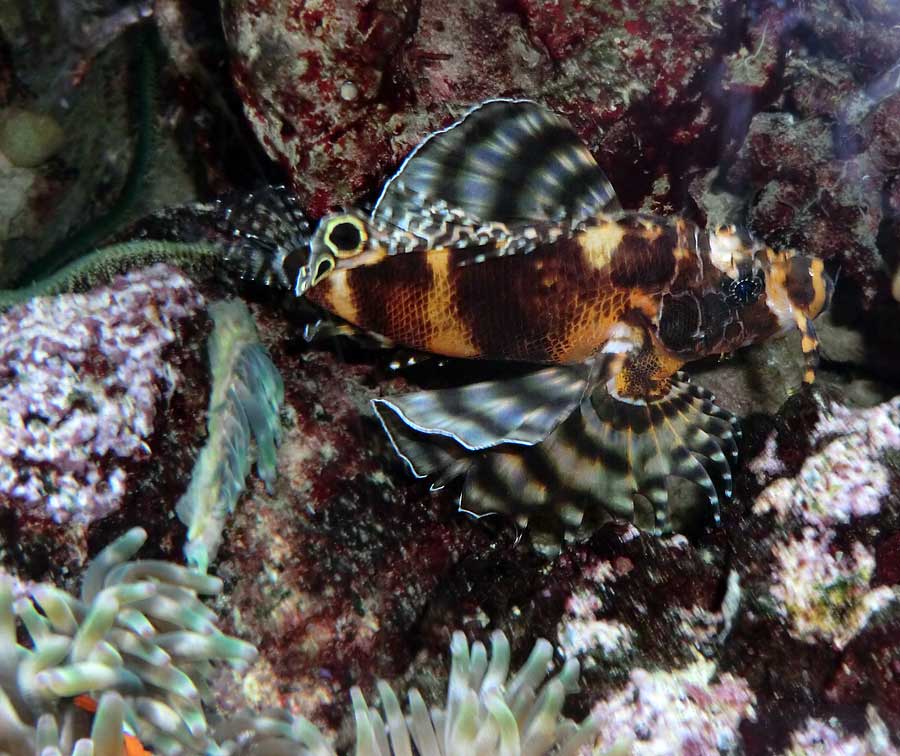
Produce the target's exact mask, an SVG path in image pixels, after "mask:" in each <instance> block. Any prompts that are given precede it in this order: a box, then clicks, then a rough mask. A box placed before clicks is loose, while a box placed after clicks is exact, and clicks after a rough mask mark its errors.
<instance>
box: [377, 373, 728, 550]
mask: <svg viewBox="0 0 900 756" xmlns="http://www.w3.org/2000/svg"><path fill="white" fill-rule="evenodd" d="M553 370H559V369H557V368H553V369H550V370H549V371H539V372H538V373H534V374H532V376H529V377H533V376H541V375H542V374H546V373H549V372H551V371H553ZM517 380H519V381H521V380H522V379H517ZM506 383H509V382H492V383H491V384H481V385H480V388H479V392H480V393H481V394H482V395H486V394H490V395H495V394H496V395H500V394H502V395H503V397H504V398H503V400H502V402H501V404H502V405H503V406H504V407H505V408H506V411H507V413H508V416H512V415H515V414H516V413H515V412H511V411H510V406H515V405H517V404H522V403H523V402H525V401H526V400H525V399H524V398H523V397H524V394H523V392H522V387H521V386H516V387H512V388H510V387H508V386H504V384H506ZM544 385H545V386H547V384H546V383H544ZM592 385H596V386H597V387H596V388H594V389H593V390H592V391H591V392H590V393H583V394H582V395H581V397H580V398H579V399H578V400H577V401H574V402H573V401H571V399H572V398H573V396H572V394H569V399H570V401H569V402H568V403H565V402H563V403H559V404H557V405H556V414H555V415H553V417H554V418H555V421H556V422H555V423H549V422H545V423H544V424H543V425H542V426H541V430H542V431H545V432H546V433H545V435H543V437H540V436H541V433H540V432H532V433H531V434H530V435H528V436H527V438H519V439H518V440H515V441H513V440H511V439H510V438H504V437H502V436H498V435H495V434H494V435H492V436H490V437H489V436H485V437H484V438H483V439H482V441H483V443H480V444H471V443H467V441H471V439H470V438H467V437H465V436H460V435H459V434H456V433H452V432H451V433H448V432H447V429H448V428H457V429H458V428H460V427H464V426H465V425H466V423H468V422H471V419H470V418H468V417H466V416H465V414H464V413H465V412H466V411H467V410H468V409H472V408H473V406H474V409H475V410H476V411H478V412H481V413H486V412H487V411H489V410H488V408H489V406H490V403H488V402H478V403H475V404H474V405H473V404H472V403H470V402H468V401H465V400H461V399H460V397H461V396H462V394H463V392H466V391H469V390H470V389H472V388H473V387H466V388H464V389H453V390H450V391H444V392H421V393H419V394H412V395H409V396H407V397H401V398H400V399H397V400H393V401H387V400H377V402H376V406H375V410H376V414H377V415H378V417H379V419H380V420H381V422H382V425H383V426H384V428H385V430H386V431H387V433H388V435H389V437H390V439H391V442H392V443H393V445H394V447H395V448H396V449H397V451H398V453H399V454H400V455H401V456H402V457H403V458H404V459H405V460H406V461H407V462H408V463H409V465H410V467H411V468H412V470H413V472H414V473H415V474H416V475H418V476H419V477H426V476H427V477H432V478H433V479H434V480H435V483H434V485H433V487H437V486H439V485H443V484H444V483H446V482H449V481H450V480H452V479H454V478H457V477H462V478H463V484H462V493H461V495H460V508H461V509H463V510H466V511H469V512H473V513H476V514H484V513H487V512H505V513H507V514H509V515H511V516H513V517H515V518H516V519H517V520H518V522H519V523H520V524H523V525H524V524H526V523H528V524H529V527H530V530H531V533H532V539H533V540H534V542H535V543H536V545H537V544H542V545H541V548H542V550H545V551H554V550H557V549H558V546H559V542H560V540H561V539H562V538H566V539H570V540H571V539H581V538H585V537H587V536H589V535H590V534H591V533H593V532H594V531H595V530H596V529H597V528H599V527H600V526H601V525H603V524H604V523H605V522H607V521H609V520H612V519H618V520H626V521H629V522H632V523H634V525H636V526H637V527H639V528H641V529H642V530H646V531H649V532H651V533H657V534H663V533H669V532H672V531H673V530H678V529H679V528H680V527H682V526H683V525H684V522H683V521H684V519H685V516H686V514H687V513H686V512H683V511H681V507H680V505H679V503H678V498H679V497H677V496H675V495H673V490H672V486H673V482H674V481H676V480H677V479H682V480H686V481H689V482H691V483H694V484H696V485H697V486H699V488H700V489H701V491H702V492H703V496H704V498H705V499H706V501H707V502H708V504H709V506H710V507H712V509H713V511H714V516H715V517H716V518H718V508H719V505H720V501H721V499H727V498H729V497H730V496H731V491H732V482H731V465H732V464H733V463H734V461H735V460H736V459H737V444H736V438H737V436H738V434H739V430H738V427H737V421H736V418H735V417H734V416H733V415H731V414H729V413H727V412H724V411H723V410H721V409H719V408H718V407H717V406H716V405H715V404H714V403H713V397H712V395H711V394H710V393H709V392H707V391H705V390H704V389H702V388H699V387H697V386H694V385H693V384H691V383H690V382H689V381H688V378H687V376H685V375H684V374H681V373H679V374H677V375H676V377H675V379H674V380H673V381H672V388H671V390H670V392H669V393H668V395H666V396H665V397H664V398H662V399H660V400H658V401H654V402H651V403H643V402H630V401H624V400H621V399H617V398H614V397H613V396H611V395H610V394H609V392H608V391H607V390H606V388H605V386H604V385H603V384H602V383H601V384H599V385H597V384H593V382H592ZM501 386H503V388H501ZM545 390H546V391H548V392H549V391H550V388H549V387H547V388H546V389H545ZM428 394H440V397H439V398H435V397H433V396H432V397H429V396H428ZM420 410H421V411H420ZM459 413H463V414H462V415H461V414H459ZM563 413H565V414H563ZM551 414H552V413H551ZM551 414H547V415H546V416H545V420H546V419H547V418H549V417H550V416H551ZM536 429H537V426H535V430H536Z"/></svg>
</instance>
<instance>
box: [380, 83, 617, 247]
mask: <svg viewBox="0 0 900 756" xmlns="http://www.w3.org/2000/svg"><path fill="white" fill-rule="evenodd" d="M416 197H418V198H419V199H412V198H416ZM426 198H431V200H432V201H435V200H440V201H443V202H445V203H446V204H447V205H448V206H450V207H454V208H459V210H460V211H462V212H463V213H464V214H465V215H466V216H470V217H472V218H475V219H477V220H479V221H482V222H491V221H493V222H499V223H523V222H535V221H557V222H558V221H563V220H566V221H568V222H571V223H576V224H577V223H578V222H581V221H583V220H586V219H587V218H589V217H592V216H594V215H596V214H597V213H599V212H608V213H613V212H618V211H619V210H620V209H621V207H620V205H619V202H618V199H617V198H616V194H615V191H614V190H613V188H612V186H611V185H610V183H609V180H608V179H607V178H606V176H605V175H604V173H603V171H602V170H601V169H600V167H599V166H598V165H597V163H596V161H595V160H594V158H593V156H592V155H591V153H590V151H589V150H588V149H587V147H586V146H585V145H584V143H583V142H582V141H581V139H580V138H579V137H578V135H577V134H576V133H575V131H574V130H573V129H572V127H571V126H570V125H569V123H568V122H567V121H565V119H563V118H562V117H560V116H558V115H556V114H555V113H553V112H551V111H549V110H547V109H546V108H544V107H542V106H541V105H538V104H537V103H536V102H533V101H531V100H512V99H497V100H488V101H486V102H483V103H481V104H480V105H477V106H476V107H475V108H473V109H471V110H470V111H468V112H467V113H466V114H465V115H464V116H463V117H462V118H461V119H459V120H458V121H456V122H455V123H454V124H452V125H450V126H448V127H447V128H445V129H442V130H440V131H437V132H435V133H434V134H432V135H430V136H429V137H427V138H426V139H425V140H424V141H423V142H422V143H420V144H419V145H418V146H417V147H416V148H415V149H414V150H413V152H412V153H410V155H409V156H408V157H407V158H406V160H404V162H403V163H402V164H401V166H400V169H399V170H398V171H397V173H396V174H395V175H394V176H393V177H392V178H391V179H390V180H389V181H388V182H387V183H386V184H385V186H384V188H383V190H382V193H381V196H380V197H379V198H378V201H377V202H376V204H375V207H374V209H373V211H372V218H373V220H374V221H376V222H378V221H383V222H387V223H390V224H393V225H395V226H397V227H399V228H401V229H404V230H408V229H409V227H410V224H412V223H414V221H415V218H416V217H417V215H418V214H419V210H420V206H421V205H423V204H428V200H427V199H426Z"/></svg>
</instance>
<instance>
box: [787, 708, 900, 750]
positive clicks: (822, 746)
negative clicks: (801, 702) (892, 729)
mask: <svg viewBox="0 0 900 756" xmlns="http://www.w3.org/2000/svg"><path fill="white" fill-rule="evenodd" d="M866 718H867V719H868V721H869V728H868V730H867V732H866V733H864V734H863V735H848V734H846V733H845V732H843V731H842V729H843V728H841V727H840V725H839V724H838V723H837V722H831V723H828V722H823V721H822V720H821V719H809V720H807V722H806V725H805V726H804V727H803V729H802V730H800V731H798V732H795V733H794V734H793V735H791V744H790V747H789V748H788V749H787V750H786V751H784V752H783V754H782V756H835V755H837V756H873V755H876V756H898V755H900V750H898V749H897V748H896V747H895V746H894V745H893V744H892V743H891V739H890V735H889V734H888V730H887V727H885V724H884V722H883V721H882V720H881V718H880V717H879V716H878V712H876V711H875V709H874V707H869V709H868V711H867V712H866Z"/></svg>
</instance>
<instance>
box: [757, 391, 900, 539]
mask: <svg viewBox="0 0 900 756" xmlns="http://www.w3.org/2000/svg"><path fill="white" fill-rule="evenodd" d="M811 440H812V441H813V442H814V443H815V442H817V441H819V442H824V446H823V448H822V449H821V451H819V452H818V453H816V454H813V455H810V456H809V457H808V458H807V459H806V461H805V462H804V463H803V467H802V468H801V470H800V472H799V474H798V475H797V476H796V477H794V478H781V479H779V480H776V481H775V482H774V483H772V484H771V485H770V486H768V487H767V488H766V489H765V490H764V491H763V492H762V494H761V495H760V496H759V498H758V499H757V500H756V503H755V504H754V507H753V512H754V514H757V515H761V514H764V513H766V512H769V511H773V512H775V513H776V516H777V517H778V519H779V520H781V521H785V520H786V519H787V518H789V517H791V516H797V517H799V518H800V519H801V520H803V521H804V522H806V523H807V524H809V525H812V526H814V527H816V528H824V527H827V526H830V525H833V524H837V523H847V522H849V521H850V519H851V518H853V517H861V516H864V515H872V514H877V513H878V512H879V511H880V510H881V500H882V498H883V497H884V496H886V495H887V494H888V492H889V472H888V470H887V468H886V467H885V466H884V464H882V462H881V461H880V460H881V459H882V458H883V456H884V454H885V452H886V451H888V450H891V449H900V397H895V398H894V399H891V400H890V401H888V402H885V403H883V404H880V405H878V406H877V407H873V408H871V409H865V410H853V409H850V408H847V407H844V406H841V405H831V406H829V407H827V408H825V409H824V411H823V412H822V415H821V417H820V420H819V422H818V424H817V425H816V427H815V429H814V431H813V433H812V438H811ZM773 443H774V437H773V439H771V440H770V441H767V444H766V451H765V452H764V453H763V455H762V457H761V458H760V459H758V460H757V461H756V462H754V463H751V470H752V471H754V472H756V473H757V475H758V476H763V475H764V474H765V471H766V470H772V471H777V469H778V468H777V465H776V464H775V460H776V458H775V457H774V456H773V451H774V449H773Z"/></svg>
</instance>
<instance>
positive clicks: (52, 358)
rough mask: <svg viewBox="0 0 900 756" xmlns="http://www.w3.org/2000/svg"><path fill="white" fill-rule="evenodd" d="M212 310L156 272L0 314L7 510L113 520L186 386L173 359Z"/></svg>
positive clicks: (186, 284) (1, 464) (180, 279)
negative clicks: (165, 410) (169, 351)
mask: <svg viewBox="0 0 900 756" xmlns="http://www.w3.org/2000/svg"><path fill="white" fill-rule="evenodd" d="M202 306H203V297H202V296H200V294H199V293H198V292H197V290H196V288H195V286H194V284H193V282H192V281H191V280H190V279H189V278H187V277H186V276H185V275H184V274H182V273H181V272H179V271H176V270H174V269H172V268H169V267H166V266H164V265H157V266H154V267H152V268H148V269H146V270H138V271H134V272H132V273H128V274H127V275H124V276H120V277H118V278H116V279H114V280H113V281H112V282H111V283H110V284H109V285H108V286H104V287H101V288H98V289H94V290H93V291H91V292H88V293H86V294H66V295H63V296H58V297H40V298H37V299H32V300H30V301H29V302H27V303H25V304H21V305H17V306H16V307H14V308H12V309H10V310H9V311H8V312H6V313H4V314H2V315H0V503H6V504H7V505H8V506H11V507H13V508H19V507H22V506H24V507H25V508H27V509H28V511H29V512H31V513H33V514H35V515H36V516H38V517H50V518H52V519H53V520H55V521H57V522H69V521H72V522H77V523H89V522H92V521H94V520H96V519H99V518H101V517H104V516H106V515H108V514H109V513H110V512H112V511H114V510H115V509H116V508H117V507H118V506H119V505H120V503H121V501H122V499H123V497H124V495H125V492H126V477H127V476H126V472H125V469H124V463H125V462H127V461H130V460H134V459H140V458H142V457H144V456H146V455H148V454H149V448H148V447H147V440H148V438H149V437H150V435H151V434H152V432H153V423H154V419H155V417H156V411H157V402H158V400H159V399H160V397H161V396H162V395H163V394H164V393H165V392H166V391H170V392H171V391H172V390H173V388H174V385H175V383H176V382H177V380H178V374H177V371H176V370H175V369H173V367H172V366H171V365H170V364H169V363H168V362H166V361H165V360H164V359H163V354H162V353H163V350H164V349H165V348H166V347H167V346H169V345H171V344H173V343H175V342H176V340H177V338H178V333H177V328H178V324H179V323H180V322H181V321H182V320H184V319H185V318H187V317H188V316H190V315H193V314H194V313H196V312H197V311H198V310H199V309H200V308H201V307H202Z"/></svg>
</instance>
